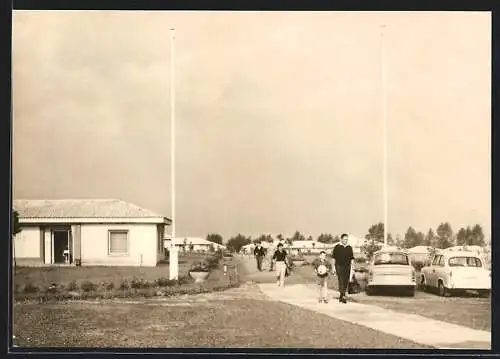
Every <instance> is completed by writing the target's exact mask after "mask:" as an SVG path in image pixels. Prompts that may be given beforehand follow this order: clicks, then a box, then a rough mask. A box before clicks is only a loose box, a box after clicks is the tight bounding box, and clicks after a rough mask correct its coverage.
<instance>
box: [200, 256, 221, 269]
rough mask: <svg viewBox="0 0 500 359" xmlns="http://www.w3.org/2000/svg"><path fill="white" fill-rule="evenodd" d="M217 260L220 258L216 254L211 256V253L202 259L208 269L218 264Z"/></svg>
mask: <svg viewBox="0 0 500 359" xmlns="http://www.w3.org/2000/svg"><path fill="white" fill-rule="evenodd" d="M219 261H220V258H219V257H217V256H213V255H210V256H207V257H206V258H205V260H204V262H205V263H206V265H207V267H208V269H215V268H217V267H218V266H219Z"/></svg>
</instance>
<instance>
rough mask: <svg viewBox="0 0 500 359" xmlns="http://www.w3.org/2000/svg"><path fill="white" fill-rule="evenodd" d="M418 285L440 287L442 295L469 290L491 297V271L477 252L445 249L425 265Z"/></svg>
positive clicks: (428, 288)
mask: <svg viewBox="0 0 500 359" xmlns="http://www.w3.org/2000/svg"><path fill="white" fill-rule="evenodd" d="M419 284H420V286H422V288H423V289H424V290H427V291H429V290H432V289H434V290H435V289H437V291H438V293H439V295H440V296H443V297H447V296H450V295H451V294H453V293H454V292H459V291H466V290H475V291H477V292H478V293H479V295H481V296H482V297H489V295H490V292H491V271H489V270H487V269H486V268H485V266H484V263H483V261H482V259H481V256H480V255H478V254H477V253H474V252H467V251H442V252H440V253H437V254H435V255H434V257H433V258H432V261H431V263H430V264H429V265H427V266H425V267H423V268H422V272H421V274H420V279H419Z"/></svg>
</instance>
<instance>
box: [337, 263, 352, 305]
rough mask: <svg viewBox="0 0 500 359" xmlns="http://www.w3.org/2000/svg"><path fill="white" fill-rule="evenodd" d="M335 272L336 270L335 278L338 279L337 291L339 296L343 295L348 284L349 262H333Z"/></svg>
mask: <svg viewBox="0 0 500 359" xmlns="http://www.w3.org/2000/svg"><path fill="white" fill-rule="evenodd" d="M335 272H337V278H338V279H339V293H340V298H343V297H345V292H346V290H347V286H348V285H349V279H350V278H349V274H350V273H351V264H347V265H340V264H335Z"/></svg>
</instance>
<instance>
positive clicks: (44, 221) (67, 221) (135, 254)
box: [13, 199, 171, 267]
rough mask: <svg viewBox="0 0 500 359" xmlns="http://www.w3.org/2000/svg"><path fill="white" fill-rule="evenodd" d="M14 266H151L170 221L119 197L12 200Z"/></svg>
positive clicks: (158, 258) (157, 258) (161, 256)
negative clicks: (16, 224) (15, 220)
mask: <svg viewBox="0 0 500 359" xmlns="http://www.w3.org/2000/svg"><path fill="white" fill-rule="evenodd" d="M13 207H14V210H16V211H17V212H18V214H19V223H20V226H21V232H20V233H18V234H17V235H16V236H15V238H14V248H13V255H14V256H15V259H16V262H17V264H18V265H24V266H43V265H82V266H151V267H154V266H156V264H157V263H158V262H159V261H161V260H162V259H164V251H163V237H164V232H165V226H167V225H170V224H171V220H170V219H168V218H166V217H164V216H162V215H160V214H157V213H154V212H152V211H150V210H147V209H144V208H141V207H139V206H136V205H134V204H131V203H127V202H124V201H122V200H119V199H58V200H14V202H13Z"/></svg>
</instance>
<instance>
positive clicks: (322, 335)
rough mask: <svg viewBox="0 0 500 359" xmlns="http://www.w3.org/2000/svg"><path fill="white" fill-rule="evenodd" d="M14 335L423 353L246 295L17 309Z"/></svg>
mask: <svg viewBox="0 0 500 359" xmlns="http://www.w3.org/2000/svg"><path fill="white" fill-rule="evenodd" d="M211 294H212V293H211ZM191 297H192V296H191ZM13 329H14V334H15V336H16V338H15V340H14V343H15V344H16V345H18V346H22V347H26V346H28V347H142V348H147V347H157V348H172V347H177V348H194V347H209V348H230V347H232V348H235V347H240V348H248V347H256V348H259V347H263V348H264V347H281V348H291V347H304V348H425V347H423V346H422V345H419V344H416V343H412V342H410V341H407V340H404V339H401V338H398V337H395V336H392V335H387V334H384V333H380V332H377V331H374V330H371V329H368V328H365V327H361V326H357V325H353V324H349V323H345V322H342V321H339V320H336V319H333V318H330V317H328V316H325V315H321V314H317V313H313V312H311V311H307V310H304V309H300V308H297V307H294V306H290V305H287V304H283V303H275V302H268V301H263V300H256V299H246V298H245V294H243V297H242V298H235V299H232V300H227V299H221V298H219V299H218V300H217V298H213V299H211V297H207V296H206V295H205V296H201V297H200V298H199V299H195V300H193V299H191V300H188V299H184V300H179V301H168V300H156V301H155V300H151V299H149V300H141V301H136V302H133V303H127V302H108V303H106V302H96V303H92V302H64V303H58V304H43V305H37V304H19V305H16V306H15V307H14V326H13Z"/></svg>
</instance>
